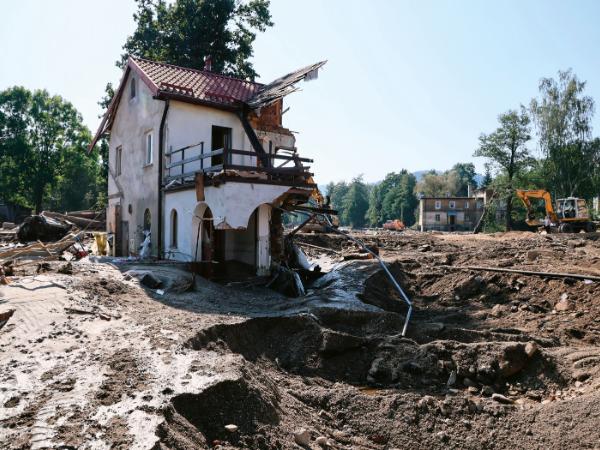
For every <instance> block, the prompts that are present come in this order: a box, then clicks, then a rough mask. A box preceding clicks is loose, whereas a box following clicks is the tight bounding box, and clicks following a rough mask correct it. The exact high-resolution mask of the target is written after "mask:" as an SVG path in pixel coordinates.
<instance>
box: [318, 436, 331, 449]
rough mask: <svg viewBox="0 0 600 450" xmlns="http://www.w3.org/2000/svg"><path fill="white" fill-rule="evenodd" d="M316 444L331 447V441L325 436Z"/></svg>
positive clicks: (319, 438) (320, 437)
mask: <svg viewBox="0 0 600 450" xmlns="http://www.w3.org/2000/svg"><path fill="white" fill-rule="evenodd" d="M315 443H316V444H317V445H319V446H321V447H329V440H328V439H327V438H326V437H325V436H319V437H318V438H317V439H316V440H315Z"/></svg>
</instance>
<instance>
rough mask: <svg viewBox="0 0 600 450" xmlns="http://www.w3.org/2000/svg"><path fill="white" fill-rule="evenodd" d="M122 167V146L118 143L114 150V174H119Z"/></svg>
mask: <svg viewBox="0 0 600 450" xmlns="http://www.w3.org/2000/svg"><path fill="white" fill-rule="evenodd" d="M122 169H123V146H122V145H119V146H118V147H117V149H116V150H115V176H117V177H118V176H119V175H121V170H122Z"/></svg>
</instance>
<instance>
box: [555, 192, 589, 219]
mask: <svg viewBox="0 0 600 450" xmlns="http://www.w3.org/2000/svg"><path fill="white" fill-rule="evenodd" d="M556 214H557V215H558V217H559V218H560V219H584V220H588V219H589V214H588V209H587V205H586V203H585V200H584V199H582V198H576V197H569V198H559V199H558V200H557V201H556Z"/></svg>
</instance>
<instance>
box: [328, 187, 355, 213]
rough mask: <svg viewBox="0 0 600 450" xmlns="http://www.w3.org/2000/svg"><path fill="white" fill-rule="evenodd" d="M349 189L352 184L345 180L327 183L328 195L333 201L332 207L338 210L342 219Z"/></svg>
mask: <svg viewBox="0 0 600 450" xmlns="http://www.w3.org/2000/svg"><path fill="white" fill-rule="evenodd" d="M348 189H350V186H349V185H348V183H346V182H345V181H340V182H338V183H333V182H331V183H329V184H328V185H327V195H328V196H329V200H330V201H331V207H332V208H333V209H335V210H337V212H338V216H339V218H340V221H341V220H342V217H343V215H344V197H345V196H346V194H347V193H348Z"/></svg>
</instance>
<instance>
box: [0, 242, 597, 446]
mask: <svg viewBox="0 0 600 450" xmlns="http://www.w3.org/2000/svg"><path fill="white" fill-rule="evenodd" d="M361 237H362V238H364V239H365V240H366V241H367V242H368V243H370V244H377V245H378V246H379V248H380V250H381V255H382V256H383V258H384V259H385V260H386V261H388V262H389V263H390V267H391V269H392V272H393V273H394V275H395V276H396V277H397V279H398V280H399V281H400V283H401V285H402V286H403V288H404V289H405V290H406V291H407V293H408V294H409V296H410V297H411V298H412V299H413V300H414V302H415V313H414V317H413V319H412V321H411V323H410V326H409V331H408V334H407V336H406V337H402V336H401V335H400V332H401V330H402V325H403V322H404V314H405V312H406V308H405V306H404V305H403V304H402V302H400V300H399V298H398V297H397V294H396V292H395V291H394V289H393V288H392V286H391V284H389V282H388V281H387V280H386V278H385V276H384V274H383V273H382V272H381V270H380V268H379V266H378V265H377V264H376V263H375V262H374V261H373V260H367V261H363V260H357V261H346V262H342V263H340V264H337V265H336V266H335V269H334V270H333V271H332V272H330V273H329V274H327V275H326V276H325V277H323V278H321V279H320V280H318V282H317V284H316V285H315V286H314V287H313V288H311V289H309V290H308V293H307V295H306V297H303V298H299V299H290V298H285V297H283V296H281V295H279V294H276V293H274V292H272V291H270V290H268V289H266V288H262V287H252V286H240V285H237V286H235V287H231V286H229V287H228V286H223V285H217V284H214V283H212V282H210V281H207V280H203V279H197V280H196V285H195V287H194V289H193V290H192V291H185V292H181V291H182V290H183V289H181V286H185V285H186V284H189V275H188V274H186V273H185V272H183V271H181V270H180V269H177V268H176V267H156V266H153V267H151V269H152V270H153V271H154V272H155V273H157V275H158V276H159V277H160V278H162V279H164V280H166V281H168V287H167V289H166V292H164V293H163V294H161V293H160V292H157V291H156V290H151V289H147V288H144V287H141V286H140V285H139V283H138V282H137V281H136V279H135V278H132V277H131V276H129V275H128V274H127V273H126V272H127V270H130V269H136V270H140V269H148V267H142V266H136V267H130V266H119V267H116V266H113V265H112V264H108V263H101V262H91V261H80V262H78V263H75V264H73V270H74V272H73V274H72V275H63V274H60V273H58V269H59V268H60V266H61V265H62V264H64V263H59V262H56V263H52V265H51V267H48V268H46V271H45V272H44V273H35V272H34V271H32V270H31V269H27V268H25V267H23V268H21V269H19V268H17V273H16V276H15V277H13V278H12V280H11V284H10V285H8V286H1V287H0V312H2V311H4V310H6V309H15V311H16V312H15V313H14V315H13V317H12V318H11V319H10V320H9V322H8V324H7V325H5V326H4V328H2V329H0V405H2V408H0V448H7V449H8V448H11V449H13V448H14V449H17V448H23V449H25V448H156V449H159V448H161V449H166V448H176V449H192V448H216V447H219V448H222V449H227V448H264V449H275V448H282V449H288V448H289V449H293V448H296V449H299V448H302V447H301V446H300V445H299V444H298V442H299V443H302V444H304V445H305V447H304V448H312V449H318V448H325V447H329V448H348V449H350V448H353V449H354V448H363V449H392V448H407V447H410V448H424V449H425V448H427V449H429V448H448V447H450V448H473V449H475V448H478V449H479V448H498V449H500V448H513V449H514V448H525V449H527V448H532V449H533V448H600V427H598V424H599V423H600V389H599V387H600V373H599V370H600V345H599V338H600V302H599V294H600V289H599V288H598V283H597V282H592V281H589V280H585V279H583V280H574V279H570V278H565V279H548V278H543V277H537V276H536V277H534V276H524V275H518V274H507V273H494V272H482V271H469V270H462V269H460V267H461V266H466V265H478V266H494V267H504V268H512V269H528V270H536V271H553V272H557V271H560V272H572V273H580V274H586V275H596V276H597V275H600V242H599V241H598V238H599V237H600V235H598V234H588V235H584V234H581V235H571V236H568V235H564V236H559V235H551V236H539V235H534V234H531V233H511V234H502V235H481V236H472V235H459V234H448V235H443V234H416V233H393V232H381V233H379V234H377V235H374V234H369V235H362V236H361ZM298 239H299V240H300V241H302V242H306V243H309V244H312V245H311V246H306V248H305V250H306V251H307V253H308V254H309V256H312V257H314V258H319V259H320V260H321V261H328V263H329V265H331V263H335V262H336V260H332V258H338V257H339V256H340V255H343V254H344V252H346V251H347V245H348V244H347V243H346V242H345V241H344V240H343V239H342V238H340V237H338V236H335V235H331V236H330V235H304V236H299V237H298ZM314 246H327V247H331V248H333V249H335V250H337V251H338V252H340V253H339V254H338V253H332V252H329V253H327V252H321V251H320V250H319V249H317V248H316V247H314ZM227 425H234V426H230V427H226V426H227ZM302 431H304V433H303V432H302Z"/></svg>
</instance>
